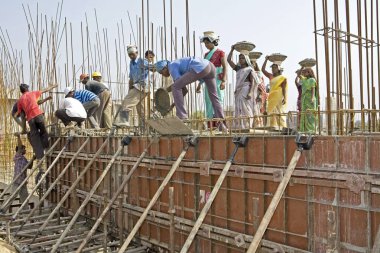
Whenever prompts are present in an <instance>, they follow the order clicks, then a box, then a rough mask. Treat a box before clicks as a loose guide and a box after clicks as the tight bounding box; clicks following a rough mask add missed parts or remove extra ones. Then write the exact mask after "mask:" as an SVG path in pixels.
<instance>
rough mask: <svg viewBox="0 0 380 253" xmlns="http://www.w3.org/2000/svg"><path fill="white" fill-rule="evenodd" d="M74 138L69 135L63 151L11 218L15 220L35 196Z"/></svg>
mask: <svg viewBox="0 0 380 253" xmlns="http://www.w3.org/2000/svg"><path fill="white" fill-rule="evenodd" d="M72 140H73V136H69V137H68V138H67V140H66V143H65V145H64V146H63V148H62V149H61V151H60V152H59V153H58V155H57V156H56V157H55V159H54V161H53V162H52V163H51V164H50V166H49V167H48V168H47V170H46V171H45V173H44V174H43V175H42V177H41V178H40V179H39V181H38V182H37V184H36V186H35V187H34V188H33V190H32V191H31V192H30V193H29V195H28V197H27V198H26V199H25V200H24V202H23V203H22V204H21V206H20V207H19V208H18V209H17V211H16V213H15V214H13V215H12V219H11V220H15V219H16V218H17V216H18V215H19V213H20V212H21V210H23V208H24V206H26V205H27V204H28V203H29V199H30V198H31V197H32V196H33V193H34V192H35V191H37V189H38V188H39V187H40V185H41V184H42V183H43V182H44V180H45V178H46V177H47V175H48V174H49V173H50V171H51V170H52V169H53V167H54V165H55V164H56V163H57V162H58V160H59V158H60V156H61V155H62V154H63V152H65V150H66V149H67V147H68V146H69V144H70V142H71V141H72Z"/></svg>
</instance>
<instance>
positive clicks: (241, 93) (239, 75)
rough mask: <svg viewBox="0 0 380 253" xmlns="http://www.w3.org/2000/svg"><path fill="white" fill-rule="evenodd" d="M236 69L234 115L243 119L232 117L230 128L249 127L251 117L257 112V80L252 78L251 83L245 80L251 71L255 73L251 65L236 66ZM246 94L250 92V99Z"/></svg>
mask: <svg viewBox="0 0 380 253" xmlns="http://www.w3.org/2000/svg"><path fill="white" fill-rule="evenodd" d="M236 70H237V71H236V89H235V103H234V105H235V110H234V117H235V118H239V117H240V118H242V117H244V119H234V121H233V126H232V128H235V129H249V128H251V126H252V123H253V118H252V117H253V116H254V115H257V114H258V113H257V112H256V96H257V82H255V81H254V80H253V81H252V82H253V84H252V83H251V82H250V81H247V78H248V79H249V75H250V74H251V73H252V74H253V75H256V73H255V71H254V70H253V68H252V67H245V68H240V67H239V66H238V67H237V69H236ZM251 85H253V86H254V87H252V86H251ZM248 94H251V98H250V99H247V95H248ZM246 117H247V118H246Z"/></svg>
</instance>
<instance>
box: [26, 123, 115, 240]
mask: <svg viewBox="0 0 380 253" xmlns="http://www.w3.org/2000/svg"><path fill="white" fill-rule="evenodd" d="M113 130H114V129H111V132H110V133H109V134H108V136H107V139H106V140H105V141H104V142H103V143H102V145H101V146H100V147H99V149H98V151H96V153H95V155H94V156H93V157H92V159H91V160H90V161H89V162H88V163H87V165H86V167H85V168H84V169H83V170H82V171H81V173H80V174H79V175H78V177H77V178H76V180H75V181H74V182H73V183H72V184H71V186H70V188H69V190H68V191H67V192H66V193H65V195H64V196H63V197H62V199H61V200H60V201H59V203H58V204H57V205H56V206H55V208H54V210H53V211H52V212H51V213H50V215H49V216H48V218H47V219H46V220H45V222H44V223H43V224H42V225H41V227H40V228H39V229H38V230H37V232H36V234H35V235H34V237H33V239H32V241H31V244H33V243H34V241H35V240H36V239H37V237H38V236H39V235H40V234H41V233H42V231H43V230H44V229H45V228H46V226H47V225H48V224H49V222H50V220H51V219H52V218H53V217H54V215H55V214H56V213H57V212H58V211H59V209H60V208H61V206H62V205H63V203H64V202H65V201H66V199H67V198H68V197H69V195H70V194H71V193H72V192H73V191H74V189H75V188H76V186H77V185H78V183H79V182H80V180H81V179H82V177H83V176H84V174H86V172H87V171H88V170H89V168H90V167H91V165H92V164H93V163H94V161H95V159H96V158H97V157H98V156H99V155H100V154H101V152H102V151H103V149H104V147H105V146H106V145H107V144H108V143H109V140H110V138H111V136H112V135H113Z"/></svg>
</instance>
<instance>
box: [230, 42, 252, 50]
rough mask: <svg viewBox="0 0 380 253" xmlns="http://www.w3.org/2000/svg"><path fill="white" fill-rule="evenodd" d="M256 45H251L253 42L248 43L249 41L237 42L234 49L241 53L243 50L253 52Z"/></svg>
mask: <svg viewBox="0 0 380 253" xmlns="http://www.w3.org/2000/svg"><path fill="white" fill-rule="evenodd" d="M255 47H256V46H255V44H253V43H251V42H248V41H241V42H237V43H236V44H235V45H234V48H235V50H236V51H239V52H241V51H242V50H247V51H249V52H250V51H252V50H253V49H254V48H255Z"/></svg>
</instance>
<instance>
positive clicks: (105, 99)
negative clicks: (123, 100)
mask: <svg viewBox="0 0 380 253" xmlns="http://www.w3.org/2000/svg"><path fill="white" fill-rule="evenodd" d="M92 78H93V79H94V80H89V79H90V77H89V75H88V74H81V75H80V81H81V83H82V84H84V85H85V88H86V90H89V91H91V92H93V93H95V95H97V96H98V97H99V99H100V105H99V107H98V109H97V110H96V112H95V118H96V120H97V122H98V124H99V125H100V127H101V128H108V129H109V128H111V127H112V100H111V93H110V91H109V88H108V86H107V85H105V84H104V83H102V82H101V78H102V75H101V73H100V72H94V73H92Z"/></svg>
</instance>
